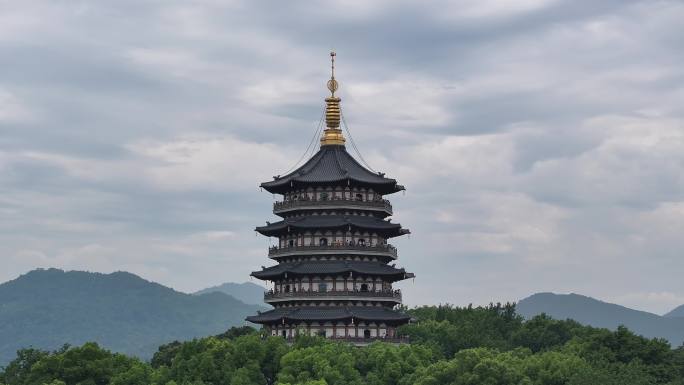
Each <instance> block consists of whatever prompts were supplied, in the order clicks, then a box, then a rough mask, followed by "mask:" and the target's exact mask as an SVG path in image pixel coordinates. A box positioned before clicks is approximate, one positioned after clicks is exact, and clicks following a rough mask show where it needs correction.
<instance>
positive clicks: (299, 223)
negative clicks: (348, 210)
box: [256, 215, 409, 237]
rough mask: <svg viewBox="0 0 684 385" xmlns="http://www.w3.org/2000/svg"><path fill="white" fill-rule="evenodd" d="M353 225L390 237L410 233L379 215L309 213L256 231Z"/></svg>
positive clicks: (278, 232) (272, 233)
mask: <svg viewBox="0 0 684 385" xmlns="http://www.w3.org/2000/svg"><path fill="white" fill-rule="evenodd" d="M349 226H351V227H353V228H355V229H362V230H375V231H376V232H379V233H381V234H385V235H387V236H389V237H396V236H399V235H403V234H408V233H409V231H408V230H407V229H402V228H401V225H400V224H399V223H390V222H389V221H385V220H383V219H381V218H378V217H373V216H362V215H307V216H302V217H294V218H286V219H284V220H282V221H279V222H275V223H270V224H268V225H266V226H261V227H257V228H256V231H258V232H260V233H261V234H263V235H269V236H270V235H278V234H281V233H282V232H283V231H287V229H288V227H289V228H290V229H321V230H325V229H335V228H345V227H349Z"/></svg>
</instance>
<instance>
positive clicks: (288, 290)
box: [285, 285, 290, 293]
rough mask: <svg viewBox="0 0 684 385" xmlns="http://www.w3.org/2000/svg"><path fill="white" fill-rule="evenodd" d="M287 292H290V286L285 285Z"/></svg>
mask: <svg viewBox="0 0 684 385" xmlns="http://www.w3.org/2000/svg"><path fill="white" fill-rule="evenodd" d="M285 292H286V293H289V292H290V285H285Z"/></svg>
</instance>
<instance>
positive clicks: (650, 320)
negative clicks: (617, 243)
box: [516, 293, 684, 345]
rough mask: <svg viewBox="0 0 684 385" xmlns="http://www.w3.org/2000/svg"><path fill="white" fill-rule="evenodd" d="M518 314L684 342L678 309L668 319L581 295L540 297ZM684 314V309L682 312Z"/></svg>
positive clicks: (527, 300) (523, 303)
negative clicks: (620, 328) (621, 328)
mask: <svg viewBox="0 0 684 385" xmlns="http://www.w3.org/2000/svg"><path fill="white" fill-rule="evenodd" d="M516 309H517V312H518V314H520V315H522V316H523V317H525V318H532V317H534V316H536V315H539V314H542V313H545V314H548V315H550V316H551V317H553V318H556V319H568V318H569V319H573V320H575V321H577V322H580V323H582V324H585V325H590V326H594V327H599V328H608V329H611V330H615V329H616V328H617V327H618V326H620V325H625V326H627V327H628V328H629V329H630V330H632V331H634V332H635V333H637V334H639V335H643V336H646V337H651V338H656V337H660V338H665V339H667V340H668V341H670V343H671V344H673V345H681V344H682V342H684V318H681V317H678V316H677V315H678V314H679V313H677V312H678V310H677V309H675V310H673V311H672V312H670V313H669V314H667V315H665V316H660V315H657V314H653V313H648V312H645V311H639V310H634V309H630V308H626V307H624V306H620V305H616V304H613V303H607V302H603V301H599V300H596V299H594V298H591V297H586V296H583V295H579V294H554V293H537V294H534V295H531V296H529V297H527V298H525V299H523V300H521V301H520V302H518V304H517V305H516ZM678 309H681V310H679V312H680V313H684V307H681V308H678Z"/></svg>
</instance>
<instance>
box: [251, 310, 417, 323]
mask: <svg viewBox="0 0 684 385" xmlns="http://www.w3.org/2000/svg"><path fill="white" fill-rule="evenodd" d="M410 318H411V317H410V316H408V315H406V314H402V313H399V312H397V311H394V310H392V309H389V308H386V307H382V306H308V307H279V308H275V309H273V310H269V311H266V312H261V313H259V314H257V315H255V316H251V317H247V321H250V322H253V323H258V324H277V323H287V324H301V323H310V322H313V321H338V322H342V323H353V322H357V323H358V322H382V323H385V324H387V325H402V324H405V323H407V322H408V321H409V319H410Z"/></svg>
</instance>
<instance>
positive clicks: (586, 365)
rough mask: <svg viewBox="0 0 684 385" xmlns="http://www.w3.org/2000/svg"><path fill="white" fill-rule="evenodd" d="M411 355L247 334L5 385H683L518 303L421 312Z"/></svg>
mask: <svg viewBox="0 0 684 385" xmlns="http://www.w3.org/2000/svg"><path fill="white" fill-rule="evenodd" d="M410 312H411V313H412V315H413V316H415V317H416V318H417V320H418V322H417V323H414V324H412V325H407V326H405V327H404V328H403V329H402V333H403V334H406V335H409V336H410V337H411V339H412V344H410V345H390V344H385V343H381V342H377V343H374V344H372V345H370V346H368V347H364V348H355V347H352V346H350V345H346V344H343V343H335V342H330V341H326V340H323V339H320V338H312V337H308V338H300V339H298V340H297V341H296V342H295V344H294V345H292V346H288V345H287V344H286V342H285V340H283V339H281V338H279V337H269V338H263V337H262V336H260V335H259V332H258V331H256V330H253V329H251V328H248V327H243V328H237V329H235V328H234V329H231V330H229V331H228V332H227V333H224V334H222V335H218V336H215V337H209V338H203V339H196V340H192V341H188V342H174V343H170V344H166V345H164V346H161V347H160V348H159V350H158V351H157V353H156V354H155V355H154V358H153V359H152V360H151V362H149V363H147V362H143V361H140V360H138V359H135V358H130V357H126V356H123V355H120V354H113V353H110V352H108V351H106V350H103V349H101V348H100V347H99V346H97V345H95V344H90V343H89V344H85V345H83V346H79V347H74V348H68V347H65V348H63V349H60V350H58V351H54V352H44V351H39V350H32V349H28V350H22V351H20V352H19V354H18V357H17V358H16V359H15V360H14V361H13V362H12V363H11V364H10V365H9V366H8V367H7V368H5V370H4V372H3V373H0V384H5V385H29V384H30V385H35V384H49V385H77V384H112V385H124V384H125V385H147V384H157V385H209V384H212V385H247V384H254V385H257V384H258V385H269V384H280V385H286V384H289V385H294V384H304V385H350V384H351V385H362V384H370V385H414V384H416V385H442V384H455V385H466V384H468V385H478V384H500V385H507V384H518V385H531V384H539V385H563V384H568V385H591V384H596V385H599V384H600V385H647V384H668V385H682V384H684V381H683V379H684V349H682V348H677V349H671V347H670V345H669V344H668V343H667V342H666V341H664V340H658V339H646V338H643V337H639V336H637V335H635V334H634V333H632V332H630V331H629V330H627V329H625V328H622V327H621V328H618V329H617V330H616V331H610V330H607V329H597V328H592V327H588V326H582V325H580V324H578V323H576V322H574V321H558V320H553V319H550V318H548V317H546V316H538V317H535V318H533V319H531V320H528V321H524V320H523V319H522V317H520V316H518V315H517V314H516V313H515V306H514V305H505V306H501V305H492V306H488V307H478V308H471V307H469V308H452V307H450V306H441V307H421V308H417V309H413V310H411V311H410Z"/></svg>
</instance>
